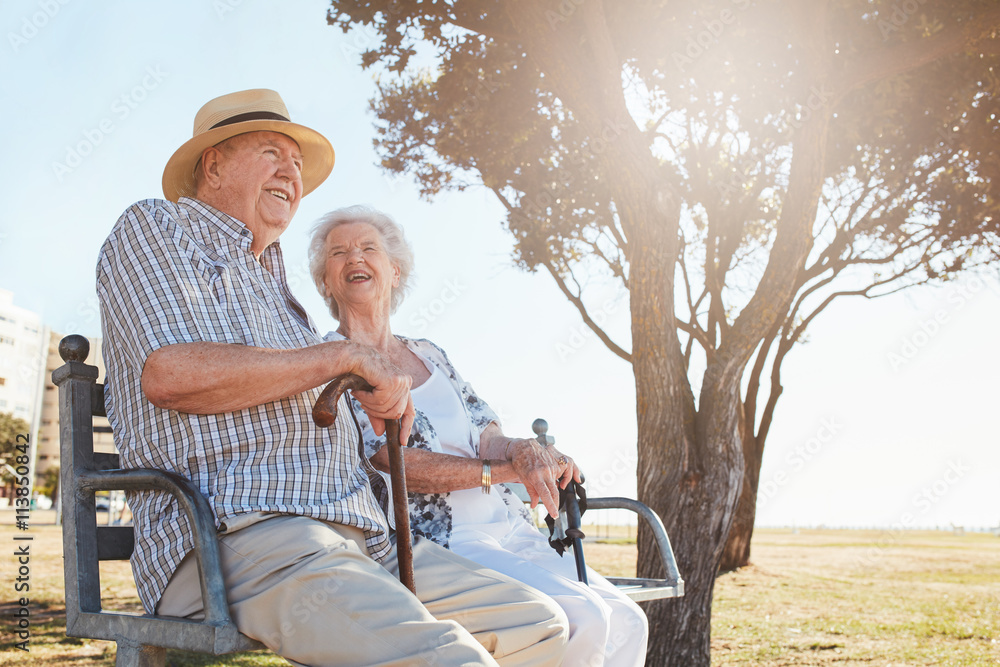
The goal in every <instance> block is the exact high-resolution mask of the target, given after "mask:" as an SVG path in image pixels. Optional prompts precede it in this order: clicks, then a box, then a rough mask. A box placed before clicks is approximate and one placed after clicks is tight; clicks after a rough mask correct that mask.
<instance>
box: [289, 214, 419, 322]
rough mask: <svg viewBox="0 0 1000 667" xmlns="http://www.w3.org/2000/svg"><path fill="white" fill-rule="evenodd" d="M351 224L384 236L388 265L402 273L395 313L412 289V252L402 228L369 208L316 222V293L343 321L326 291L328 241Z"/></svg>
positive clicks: (312, 259)
mask: <svg viewBox="0 0 1000 667" xmlns="http://www.w3.org/2000/svg"><path fill="white" fill-rule="evenodd" d="M352 222H363V223H365V224H366V225H371V226H372V227H374V228H375V229H376V230H378V233H379V234H381V235H382V244H383V246H384V247H385V252H386V254H387V255H389V261H390V262H391V263H392V265H393V266H395V267H397V268H398V269H399V285H397V286H396V287H393V288H392V297H391V301H390V312H396V309H397V308H398V307H399V304H401V303H403V297H404V296H406V291H407V290H408V289H409V288H410V274H411V273H412V272H413V249H412V248H411V247H410V244H409V242H407V240H406V236H405V235H404V234H403V228H402V227H400V226H399V225H398V224H396V222H395V221H394V220H393V219H392V218H390V217H389V216H388V215H386V214H385V213H382V212H381V211H376V210H375V209H373V208H369V207H367V206H348V207H346V208H338V209H337V210H336V211H331V212H330V213H327V214H326V215H324V216H323V217H322V218H320V219H319V220H317V221H316V224H315V225H313V229H312V239H311V240H310V241H309V272H310V273H311V274H312V279H313V282H314V283H316V289H318V290H319V293H320V294H322V295H323V299H324V300H325V301H326V305H327V307H328V308H329V309H330V314H331V315H333V317H334V319H337V320H340V308H339V306H338V305H337V302H336V301H334V299H333V295H332V294H327V291H326V240H327V238H329V236H330V232H332V231H333V230H334V229H336V228H337V227H340V226H341V225H348V224H351V223H352Z"/></svg>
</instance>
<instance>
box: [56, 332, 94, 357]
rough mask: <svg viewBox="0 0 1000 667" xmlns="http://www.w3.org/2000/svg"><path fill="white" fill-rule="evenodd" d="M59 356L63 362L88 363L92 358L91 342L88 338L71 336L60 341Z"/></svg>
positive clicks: (76, 335) (78, 335) (77, 335)
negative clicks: (89, 357) (88, 358)
mask: <svg viewBox="0 0 1000 667" xmlns="http://www.w3.org/2000/svg"><path fill="white" fill-rule="evenodd" d="M59 356H60V357H62V360H63V361H81V362H83V361H86V360H87V357H88V356H90V341H89V340H87V337H86V336H81V335H80V334H70V335H69V336H66V337H65V338H63V339H62V340H61V341H59Z"/></svg>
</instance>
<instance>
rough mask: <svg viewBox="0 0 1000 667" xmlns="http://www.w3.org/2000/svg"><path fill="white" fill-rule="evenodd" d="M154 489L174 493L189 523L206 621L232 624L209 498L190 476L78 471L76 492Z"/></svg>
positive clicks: (137, 471) (140, 470) (144, 471)
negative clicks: (188, 477) (192, 535)
mask: <svg viewBox="0 0 1000 667" xmlns="http://www.w3.org/2000/svg"><path fill="white" fill-rule="evenodd" d="M153 489H156V490H160V491H166V492H168V493H170V494H171V495H172V496H174V497H175V498H176V499H177V502H178V503H179V504H180V506H181V509H183V510H184V513H185V514H186V515H187V517H188V520H189V521H190V523H191V529H192V531H193V533H194V546H195V556H196V558H197V559H198V573H199V577H200V580H201V596H202V602H203V604H204V606H205V621H206V622H207V623H209V624H211V625H220V626H221V625H233V621H232V619H231V618H230V616H229V606H228V603H227V601H226V590H225V582H224V580H223V577H222V565H221V561H220V558H219V544H218V541H217V539H216V527H215V514H214V513H213V512H212V508H211V507H210V506H209V504H208V500H207V499H206V498H205V496H203V495H202V494H201V491H199V490H198V487H196V486H195V485H194V483H193V482H192V481H191V480H189V479H187V478H185V477H182V476H181V475H178V474H176V473H172V472H167V471H165V470H152V469H148V468H134V469H129V470H102V471H81V472H79V473H78V474H77V490H78V492H80V491H83V492H87V493H88V494H89V493H92V492H94V491H118V490H121V491H143V490H153Z"/></svg>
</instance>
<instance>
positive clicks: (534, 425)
mask: <svg viewBox="0 0 1000 667" xmlns="http://www.w3.org/2000/svg"><path fill="white" fill-rule="evenodd" d="M531 430H532V431H534V432H535V440H537V441H538V444H540V445H541V446H542V447H548V446H549V445H554V444H556V439H555V438H553V437H552V436H551V435H548V432H549V423H548V422H547V421H545V420H544V419H542V418H538V419H536V420H535V421H533V422H531Z"/></svg>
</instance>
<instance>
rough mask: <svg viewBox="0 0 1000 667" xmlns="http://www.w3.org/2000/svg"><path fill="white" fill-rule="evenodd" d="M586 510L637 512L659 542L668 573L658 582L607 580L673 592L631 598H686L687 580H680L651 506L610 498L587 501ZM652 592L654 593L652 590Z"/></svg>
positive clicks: (673, 559)
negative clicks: (685, 583) (684, 596)
mask: <svg viewBox="0 0 1000 667" xmlns="http://www.w3.org/2000/svg"><path fill="white" fill-rule="evenodd" d="M587 509H588V510H607V509H623V510H630V511H632V512H635V513H636V514H637V515H638V516H639V517H640V518H642V520H643V521H645V522H646V525H647V526H648V527H649V528H650V530H652V531H653V539H654V540H656V549H657V551H658V552H659V554H660V561H661V562H662V564H663V570H664V572H666V575H667V578H666V579H663V580H658V579H617V580H616V579H613V578H611V577H609V578H608V580H609V581H611V582H612V583H616V582H617V583H622V584H630V585H633V586H639V587H645V588H654V587H655V588H659V589H661V591H662V589H672V591H668V593H670V594H668V595H664V594H663V593H662V592H661V593H660V594H658V595H649V596H648V597H647V596H645V595H642V594H641V593H636V594H634V595H632V597H633V599H639V600H641V599H653V598H654V597H681V596H683V595H684V580H683V579H682V578H681V574H680V572H679V571H678V569H677V561H676V559H675V558H674V550H673V549H672V548H671V546H670V538H669V537H667V529H666V528H664V527H663V522H662V521H661V520H660V517H659V516H658V515H657V514H656V512H654V511H653V510H652V509H650V507H649V506H648V505H646V504H644V503H641V502H639V501H638V500H632V499H631V498H619V497H607V498H588V499H587ZM650 593H652V591H650Z"/></svg>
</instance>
